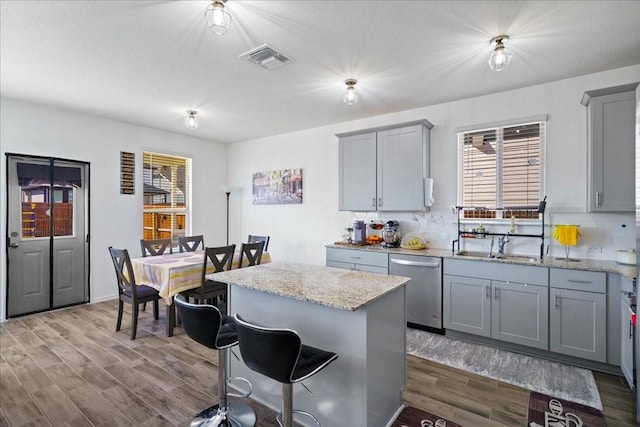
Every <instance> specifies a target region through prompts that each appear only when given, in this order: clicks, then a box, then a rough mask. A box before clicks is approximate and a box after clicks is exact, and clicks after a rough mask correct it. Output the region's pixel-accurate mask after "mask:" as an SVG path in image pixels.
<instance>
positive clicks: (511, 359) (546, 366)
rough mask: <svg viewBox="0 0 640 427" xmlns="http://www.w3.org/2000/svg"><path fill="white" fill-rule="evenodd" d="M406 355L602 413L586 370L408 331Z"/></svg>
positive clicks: (591, 376)
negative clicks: (557, 398) (554, 397)
mask: <svg viewBox="0 0 640 427" xmlns="http://www.w3.org/2000/svg"><path fill="white" fill-rule="evenodd" d="M407 353H408V354H411V355H413V356H418V357H421V358H423V359H427V360H431V361H433V362H436V363H440V364H443V365H446V366H450V367H452V368H456V369H461V370H463V371H467V372H471V373H474V374H477V375H482V376H485V377H489V378H493V379H495V380H498V381H502V382H505V383H508V384H512V385H515V386H518V387H522V388H526V389H528V390H531V391H535V392H539V393H544V394H547V395H550V396H557V397H559V398H561V399H566V400H569V401H572V402H578V403H581V404H583V405H587V406H591V407H593V408H596V409H600V410H602V401H601V400H600V393H599V392H598V387H597V385H596V381H595V379H594V378H593V374H592V373H591V371H590V370H588V369H582V368H577V367H575V366H570V365H565V364H563V363H558V362H552V361H549V360H545V359H540V358H537V357H531V356H527V355H524V354H519V353H513V352H511V351H507V350H502V349H498V348H494V347H489V346H486V345H481V344H475V343H471V342H467V341H462V340H457V339H453V338H449V337H445V336H443V335H438V334H432V333H430V332H425V331H421V330H418V329H410V328H408V329H407Z"/></svg>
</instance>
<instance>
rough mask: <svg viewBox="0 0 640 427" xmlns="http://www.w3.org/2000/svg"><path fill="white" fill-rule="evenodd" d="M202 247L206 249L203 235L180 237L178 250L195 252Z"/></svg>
mask: <svg viewBox="0 0 640 427" xmlns="http://www.w3.org/2000/svg"><path fill="white" fill-rule="evenodd" d="M200 246H202V249H204V236H203V235H202V234H200V235H198V236H185V237H178V248H179V249H180V252H195V251H197V250H198V248H199V247H200Z"/></svg>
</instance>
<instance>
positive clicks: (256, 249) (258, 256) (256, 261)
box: [238, 242, 265, 268]
mask: <svg viewBox="0 0 640 427" xmlns="http://www.w3.org/2000/svg"><path fill="white" fill-rule="evenodd" d="M264 243H265V242H256V243H243V244H242V245H241V246H240V259H239V260H238V268H242V267H250V266H252V265H260V262H262V251H263V248H264ZM245 257H247V265H244V258H245Z"/></svg>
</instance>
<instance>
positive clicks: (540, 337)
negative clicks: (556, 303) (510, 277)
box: [491, 281, 549, 350]
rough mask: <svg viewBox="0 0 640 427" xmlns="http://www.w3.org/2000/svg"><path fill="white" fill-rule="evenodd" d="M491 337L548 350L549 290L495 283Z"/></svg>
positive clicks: (511, 283)
mask: <svg viewBox="0 0 640 427" xmlns="http://www.w3.org/2000/svg"><path fill="white" fill-rule="evenodd" d="M491 285H492V288H493V289H492V293H493V299H492V302H491V304H492V307H491V337H492V338H495V339H499V340H502V341H508V342H512V343H515V344H521V345H526V346H530V347H537V348H540V349H543V350H547V349H548V348H549V334H548V330H549V320H548V319H549V317H548V316H549V288H547V287H545V286H532V285H525V284H522V283H513V282H500V281H492V282H491Z"/></svg>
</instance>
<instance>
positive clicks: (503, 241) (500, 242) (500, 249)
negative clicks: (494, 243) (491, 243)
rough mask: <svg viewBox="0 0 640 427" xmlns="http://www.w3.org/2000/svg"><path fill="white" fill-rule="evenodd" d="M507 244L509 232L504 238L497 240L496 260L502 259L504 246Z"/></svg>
mask: <svg viewBox="0 0 640 427" xmlns="http://www.w3.org/2000/svg"><path fill="white" fill-rule="evenodd" d="M508 242H509V232H507V234H505V235H504V236H500V237H499V238H498V255H497V256H498V258H500V257H502V256H503V255H504V245H506V244H507V243H508Z"/></svg>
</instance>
